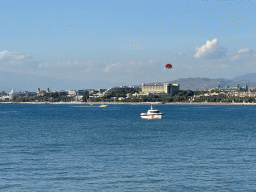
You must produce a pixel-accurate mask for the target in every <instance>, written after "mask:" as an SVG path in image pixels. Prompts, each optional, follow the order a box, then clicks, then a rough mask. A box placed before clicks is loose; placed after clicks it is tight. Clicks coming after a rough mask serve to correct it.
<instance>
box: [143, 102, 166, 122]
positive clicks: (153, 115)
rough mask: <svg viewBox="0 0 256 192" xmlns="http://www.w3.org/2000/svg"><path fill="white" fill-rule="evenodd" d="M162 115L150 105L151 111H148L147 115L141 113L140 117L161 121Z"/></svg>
mask: <svg viewBox="0 0 256 192" xmlns="http://www.w3.org/2000/svg"><path fill="white" fill-rule="evenodd" d="M163 115H164V114H163V113H160V111H158V110H156V109H153V107H152V105H151V109H149V110H148V112H147V113H141V114H140V117H141V119H162V116H163Z"/></svg>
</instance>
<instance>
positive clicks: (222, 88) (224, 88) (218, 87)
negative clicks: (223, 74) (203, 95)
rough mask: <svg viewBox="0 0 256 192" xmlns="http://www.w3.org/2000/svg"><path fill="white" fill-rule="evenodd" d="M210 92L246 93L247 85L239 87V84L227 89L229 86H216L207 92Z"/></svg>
mask: <svg viewBox="0 0 256 192" xmlns="http://www.w3.org/2000/svg"><path fill="white" fill-rule="evenodd" d="M212 91H221V92H237V91H248V85H247V84H245V86H244V87H240V85H239V84H236V87H229V85H226V86H225V87H220V85H219V84H217V87H216V88H211V89H209V92H212Z"/></svg>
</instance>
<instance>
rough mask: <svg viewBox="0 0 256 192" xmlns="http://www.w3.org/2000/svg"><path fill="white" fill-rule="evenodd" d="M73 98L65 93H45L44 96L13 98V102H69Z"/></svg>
mask: <svg viewBox="0 0 256 192" xmlns="http://www.w3.org/2000/svg"><path fill="white" fill-rule="evenodd" d="M74 100H75V99H74V97H68V96H67V93H65V92H62V93H46V94H45V95H44V96H32V97H14V98H13V100H12V101H13V102H60V101H63V102H70V101H74Z"/></svg>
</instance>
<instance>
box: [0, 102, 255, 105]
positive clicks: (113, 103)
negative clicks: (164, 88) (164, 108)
mask: <svg viewBox="0 0 256 192" xmlns="http://www.w3.org/2000/svg"><path fill="white" fill-rule="evenodd" d="M0 104H40V105H45V104H51V105H63V104H64V105H65V104H66V105H90V104H92V105H151V104H152V105H256V103H228V102H227V103H224V102H171V103H161V102H142V103H137V102H90V103H87V102H0Z"/></svg>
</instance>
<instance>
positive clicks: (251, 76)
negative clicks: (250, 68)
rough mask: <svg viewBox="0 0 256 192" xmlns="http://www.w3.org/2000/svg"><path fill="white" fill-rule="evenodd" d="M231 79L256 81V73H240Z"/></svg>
mask: <svg viewBox="0 0 256 192" xmlns="http://www.w3.org/2000/svg"><path fill="white" fill-rule="evenodd" d="M231 80H233V81H241V80H248V81H256V73H250V74H245V75H240V76H237V77H234V78H233V79H231Z"/></svg>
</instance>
